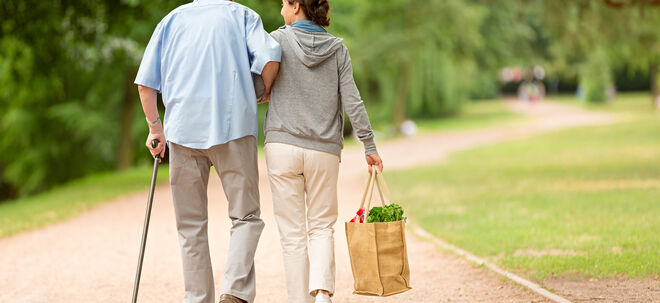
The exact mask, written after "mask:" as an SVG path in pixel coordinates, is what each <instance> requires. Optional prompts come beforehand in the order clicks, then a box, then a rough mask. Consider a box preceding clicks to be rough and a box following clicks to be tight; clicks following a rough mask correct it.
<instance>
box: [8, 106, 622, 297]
mask: <svg viewBox="0 0 660 303" xmlns="http://www.w3.org/2000/svg"><path fill="white" fill-rule="evenodd" d="M510 105H511V106H512V107H513V108H514V109H515V110H517V111H520V112H523V113H526V114H528V115H530V116H532V117H533V119H532V120H530V121H528V122H524V123H520V124H516V125H508V126H503V127H498V128H489V129H485V130H484V129H482V130H471V131H457V132H451V133H438V134H432V135H426V136H420V137H416V138H410V139H401V140H395V141H392V142H388V143H385V144H381V145H380V146H379V150H380V152H381V156H382V157H383V159H384V161H385V174H386V175H387V171H388V170H392V169H403V168H407V167H412V166H416V165H424V164H425V163H429V162H438V161H442V160H443V159H444V158H445V157H446V156H447V155H448V154H449V153H451V152H455V151H458V150H462V149H467V148H471V147H475V146H480V145H485V144H491V143H495V142H499V141H504V140H511V139H516V138H521V137H526V136H530V135H534V134H537V133H541V132H545V131H551V130H555V129H560V128H566V127H575V126H579V125H589V124H600V123H607V122H609V121H610V120H611V117H609V116H606V115H597V114H593V113H587V112H584V111H581V110H579V109H575V108H573V107H568V106H564V105H558V104H552V103H542V104H538V105H536V106H534V107H528V106H524V105H521V104H517V103H510ZM342 158H343V162H342V164H341V170H340V178H339V199H340V205H339V214H340V217H339V218H340V219H339V222H338V224H337V226H336V227H337V231H336V253H337V254H336V256H337V293H336V296H335V302H547V301H546V300H544V299H543V298H542V297H540V296H538V295H536V294H533V293H531V292H529V291H528V290H526V289H523V288H521V287H519V286H517V285H515V284H513V283H511V282H508V281H506V280H504V279H503V278H502V277H500V276H498V275H496V274H494V273H493V272H490V271H488V270H486V269H483V268H479V267H475V266H474V265H472V264H471V263H469V262H467V261H465V260H464V259H462V258H459V257H457V256H455V255H453V254H450V253H447V252H443V251H441V250H439V249H438V248H437V247H435V246H434V245H433V244H431V243H430V242H426V241H423V240H420V239H418V238H416V237H415V236H414V235H413V233H411V232H409V233H408V235H407V237H408V250H409V252H408V254H409V258H410V267H411V283H412V287H413V289H412V290H411V291H408V292H406V293H404V294H401V295H397V296H393V297H389V298H373V297H363V296H356V295H352V294H351V291H352V286H353V278H352V276H351V272H350V265H349V261H348V253H347V248H346V238H345V234H344V227H343V222H344V221H345V220H348V219H349V218H350V217H351V215H352V214H353V213H354V211H355V208H356V207H357V203H359V199H360V196H361V192H362V189H363V186H364V185H365V183H366V168H365V165H364V163H363V162H364V157H363V155H362V151H361V150H359V149H349V150H347V151H345V152H344V155H343V157H342ZM265 171H266V170H265V164H264V161H261V162H260V173H261V180H260V192H261V197H262V209H263V218H264V220H265V222H266V228H265V230H264V232H263V235H262V237H261V240H260V244H259V249H258V251H257V259H256V263H257V291H258V294H257V299H256V302H285V298H286V294H285V288H284V275H283V265H282V255H281V252H280V245H279V237H278V233H277V228H276V225H275V222H274V219H273V215H272V213H273V210H272V203H271V195H270V188H269V185H268V180H267V176H266V175H265V173H264V172H265ZM148 182H149V180H145V184H146V183H148ZM146 197H147V192H146V191H145V192H140V193H137V194H133V195H129V196H125V197H122V198H120V199H117V200H115V201H112V202H109V203H107V204H104V205H102V206H99V207H97V208H95V209H93V210H91V211H89V212H86V213H84V214H81V215H79V216H77V217H75V218H73V219H70V220H68V221H65V222H62V223H59V224H54V225H51V226H48V227H46V228H43V229H40V230H36V231H32V232H27V233H23V234H19V235H16V236H13V237H10V238H7V239H3V240H0V302H129V301H130V298H131V292H132V287H133V278H134V275H135V265H136V260H137V254H138V244H139V241H140V239H139V238H140V233H141V230H142V222H143V216H144V208H145V203H146ZM209 197H210V199H209V216H210V218H209V238H210V239H211V241H210V244H211V254H212V259H213V260H212V261H213V264H214V272H215V276H216V278H217V280H216V285H218V288H217V289H219V285H220V280H219V279H220V277H221V276H222V275H221V273H222V269H223V267H224V263H225V261H226V260H225V258H226V250H227V244H228V242H229V241H228V240H229V233H228V230H229V226H230V222H229V220H228V219H227V210H226V200H225V197H224V193H223V192H222V187H221V185H220V182H219V180H218V178H217V177H212V178H211V181H210V184H209ZM402 198H403V197H402ZM151 220H152V221H151V225H150V233H149V239H148V244H147V249H146V256H145V262H144V270H143V275H142V284H141V287H140V299H139V301H140V302H180V301H181V298H182V295H183V281H182V273H181V261H180V254H179V246H178V242H177V237H176V230H175V226H174V212H173V208H172V199H171V195H170V189H169V186H168V185H162V186H159V187H158V188H157V189H156V193H155V199H154V209H153V213H152V219H151ZM410 221H412V222H413V223H414V218H412V220H410Z"/></svg>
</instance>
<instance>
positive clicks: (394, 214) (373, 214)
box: [367, 203, 406, 223]
mask: <svg viewBox="0 0 660 303" xmlns="http://www.w3.org/2000/svg"><path fill="white" fill-rule="evenodd" d="M405 219H406V217H404V216H403V207H401V205H399V204H395V203H392V204H389V205H386V206H384V207H381V206H376V207H373V208H371V211H370V212H369V216H368V217H367V223H373V222H395V221H401V220H405Z"/></svg>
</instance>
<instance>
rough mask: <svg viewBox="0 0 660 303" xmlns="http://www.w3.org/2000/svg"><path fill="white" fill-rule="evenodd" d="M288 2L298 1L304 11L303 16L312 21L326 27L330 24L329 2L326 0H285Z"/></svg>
mask: <svg viewBox="0 0 660 303" xmlns="http://www.w3.org/2000/svg"><path fill="white" fill-rule="evenodd" d="M287 1H288V2H289V4H293V3H294V2H298V3H300V7H301V8H302V10H303V13H305V16H307V18H309V19H310V20H311V21H312V22H314V23H316V24H318V25H320V26H323V27H327V26H329V25H330V17H329V16H328V13H330V3H328V0H287Z"/></svg>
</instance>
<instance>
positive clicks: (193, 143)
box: [135, 0, 281, 303]
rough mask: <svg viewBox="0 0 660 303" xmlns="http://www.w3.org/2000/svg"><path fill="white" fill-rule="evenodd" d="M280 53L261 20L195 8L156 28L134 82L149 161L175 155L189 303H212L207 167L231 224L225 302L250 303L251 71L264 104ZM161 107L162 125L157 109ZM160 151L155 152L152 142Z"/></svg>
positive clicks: (173, 177) (218, 7) (221, 1)
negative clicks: (145, 124) (261, 88)
mask: <svg viewBox="0 0 660 303" xmlns="http://www.w3.org/2000/svg"><path fill="white" fill-rule="evenodd" d="M280 57H281V50H280V46H279V44H277V42H275V40H273V39H272V38H271V37H270V36H269V35H268V33H267V32H266V31H265V30H264V28H263V25H262V22H261V19H260V17H259V15H258V14H257V13H255V12H254V11H252V10H250V9H249V8H247V7H245V6H243V5H240V4H237V3H234V2H233V1H226V0H195V1H193V2H192V3H189V4H186V5H183V6H180V7H178V8H177V9H175V10H173V11H172V12H170V13H169V14H168V15H167V16H166V17H165V18H163V20H161V22H160V23H159V24H158V26H157V27H156V30H155V31H154V33H153V35H152V37H151V40H150V41H149V44H148V45H147V48H146V50H145V52H144V57H143V58H142V63H141V64H140V69H139V71H138V74H137V78H136V79H135V83H136V84H138V89H139V92H140V99H141V101H142V108H143V110H144V113H145V115H146V118H147V122H148V124H149V137H148V138H147V147H148V148H149V149H150V151H151V153H152V155H157V154H160V155H161V156H163V155H164V153H165V142H167V145H168V146H169V150H170V184H171V188H172V196H173V199H174V210H175V215H176V226H177V230H178V237H179V243H180V245H181V257H182V260H183V277H184V281H185V295H184V299H183V301H184V302H185V303H197V302H204V303H213V302H215V299H214V292H215V291H214V282H213V271H212V268H211V259H210V256H209V244H208V235H207V222H208V215H207V204H208V202H207V199H208V197H207V185H208V178H209V171H210V167H211V166H214V167H215V170H216V171H217V173H218V176H219V177H220V180H221V181H222V186H223V188H224V191H225V194H226V196H227V200H228V202H229V203H228V213H229V217H230V219H231V220H232V228H231V240H230V243H229V252H228V260H227V265H226V266H225V271H224V276H223V278H222V290H221V294H222V295H221V299H220V302H235V303H236V302H252V301H253V300H254V297H255V269H254V254H255V250H256V248H257V242H258V241H259V236H260V235H261V231H262V230H263V227H264V223H263V221H262V220H261V219H260V218H259V216H260V206H259V191H258V171H257V143H256V136H257V127H258V126H257V125H258V124H257V102H256V95H255V90H254V85H253V81H252V75H251V73H255V74H261V76H262V78H263V80H264V86H265V92H264V94H265V95H264V97H263V98H268V96H269V94H270V93H269V92H270V87H271V85H272V83H273V81H274V79H275V76H276V75H277V71H278V69H279V61H280ZM158 92H160V93H162V97H163V103H164V104H165V117H164V119H163V121H164V124H165V127H164V128H163V126H162V125H161V122H160V117H159V115H158V110H157V106H156V100H157V93H158ZM153 139H158V140H159V141H160V142H161V143H160V144H159V145H158V146H157V147H156V148H151V146H150V142H151V141H152V140H153Z"/></svg>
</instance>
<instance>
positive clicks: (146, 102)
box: [138, 85, 166, 158]
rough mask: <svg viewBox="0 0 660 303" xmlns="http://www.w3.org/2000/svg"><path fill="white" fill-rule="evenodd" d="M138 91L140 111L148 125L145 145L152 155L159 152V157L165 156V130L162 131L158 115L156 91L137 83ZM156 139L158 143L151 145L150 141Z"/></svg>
mask: <svg viewBox="0 0 660 303" xmlns="http://www.w3.org/2000/svg"><path fill="white" fill-rule="evenodd" d="M138 92H139V93H140V101H141V102H142V111H144V115H145V116H146V118H147V124H148V125H149V136H148V137H147V142H146V143H145V145H146V146H147V148H148V149H149V151H151V155H152V156H154V157H155V156H156V155H158V154H160V157H161V158H162V157H164V156H165V144H166V141H165V132H164V131H163V123H162V122H161V121H160V117H159V115H158V92H157V91H156V90H155V89H153V88H151V87H147V86H143V85H138ZM154 139H158V141H159V143H158V146H156V148H152V147H151V141H153V140H154Z"/></svg>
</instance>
